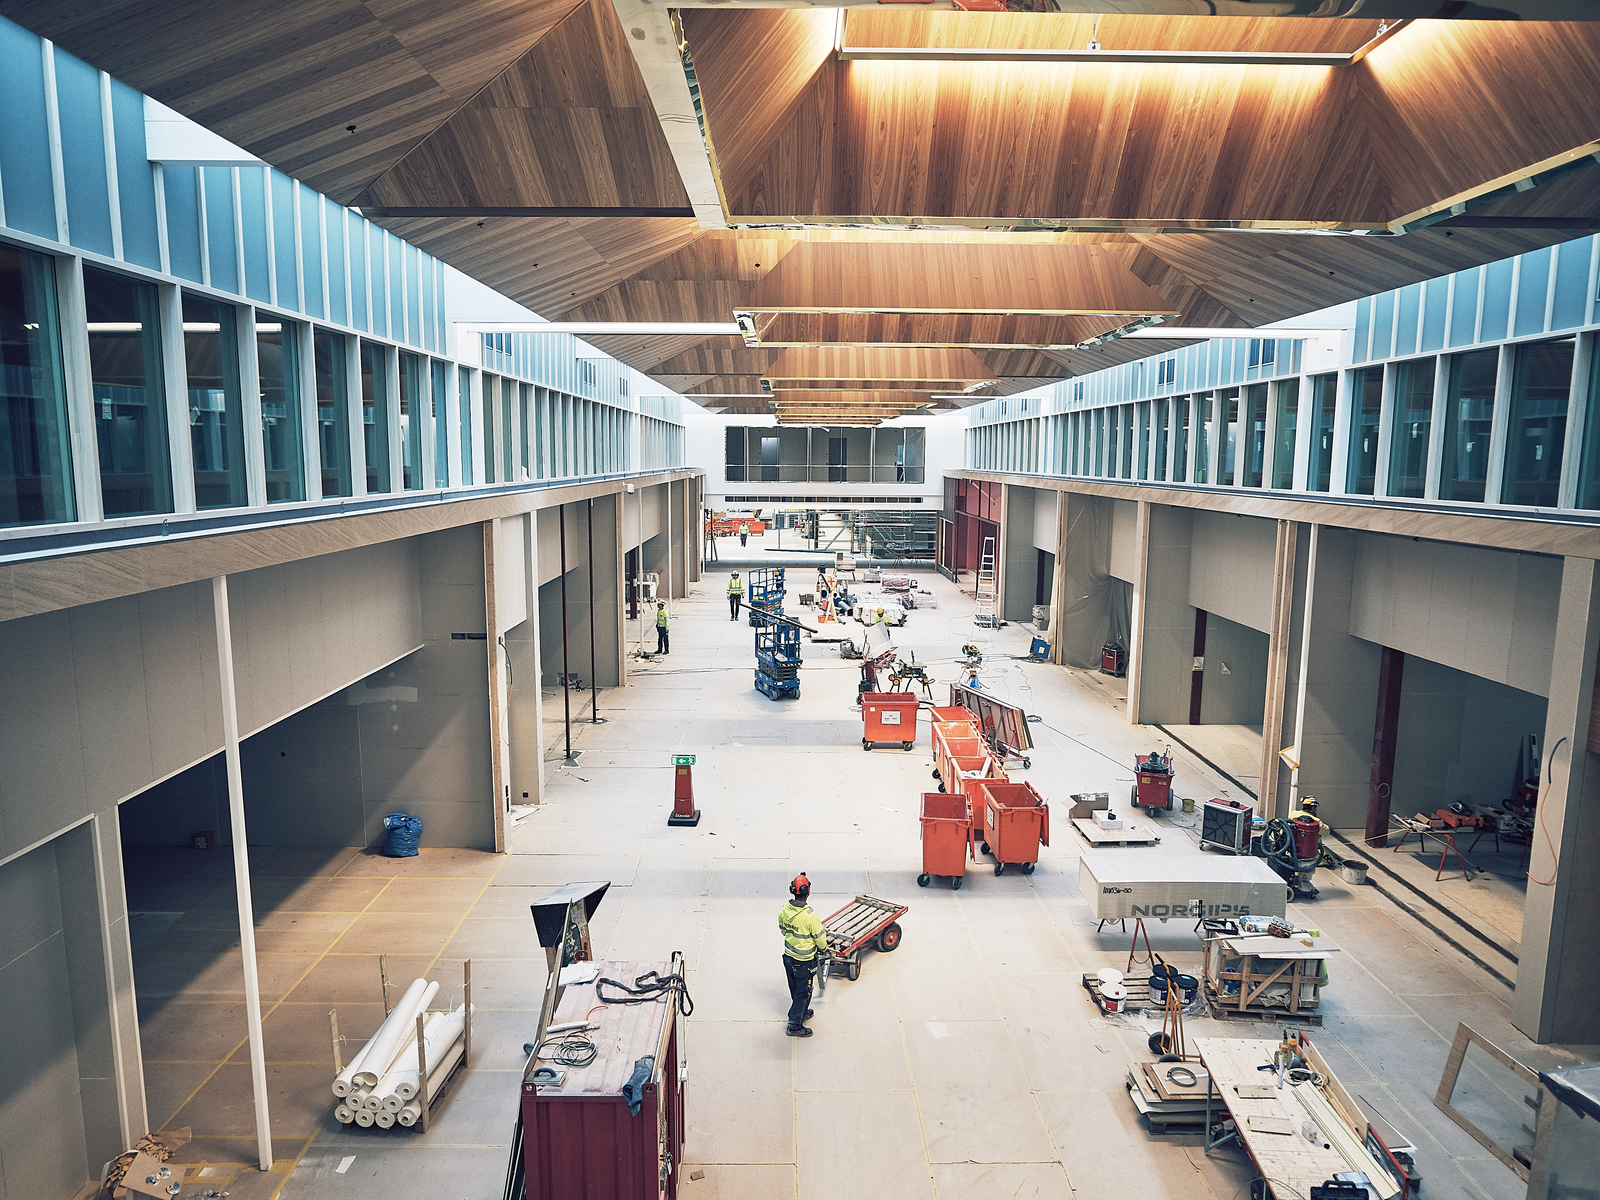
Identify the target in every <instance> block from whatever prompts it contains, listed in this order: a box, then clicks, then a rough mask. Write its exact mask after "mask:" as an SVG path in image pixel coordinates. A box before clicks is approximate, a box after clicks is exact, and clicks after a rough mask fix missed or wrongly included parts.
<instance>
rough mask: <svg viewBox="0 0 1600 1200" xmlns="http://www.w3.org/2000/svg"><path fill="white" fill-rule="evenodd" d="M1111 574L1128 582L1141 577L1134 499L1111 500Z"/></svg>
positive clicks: (1136, 506)
mask: <svg viewBox="0 0 1600 1200" xmlns="http://www.w3.org/2000/svg"><path fill="white" fill-rule="evenodd" d="M1046 548H1047V549H1048V547H1046ZM1111 574H1112V575H1113V576H1115V577H1116V578H1117V579H1121V580H1123V581H1124V582H1126V583H1134V582H1136V581H1137V580H1138V578H1139V506H1138V505H1137V504H1135V503H1134V502H1133V501H1132V500H1113V501H1112V502H1111Z"/></svg>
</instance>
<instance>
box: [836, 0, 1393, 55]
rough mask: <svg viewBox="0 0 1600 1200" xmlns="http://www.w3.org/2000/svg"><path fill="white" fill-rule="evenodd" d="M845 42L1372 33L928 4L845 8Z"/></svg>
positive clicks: (1261, 22) (1182, 42) (1200, 39)
mask: <svg viewBox="0 0 1600 1200" xmlns="http://www.w3.org/2000/svg"><path fill="white" fill-rule="evenodd" d="M847 12H848V18H847V23H846V25H845V36H844V44H845V45H847V46H894V47H900V46H940V47H971V48H976V49H1016V50H1081V49H1083V48H1084V47H1085V46H1087V45H1088V44H1089V42H1090V41H1091V40H1093V41H1098V42H1099V43H1100V45H1101V46H1102V47H1103V48H1104V49H1106V50H1107V51H1116V50H1169V51H1178V50H1181V51H1189V52H1191V53H1194V52H1207V53H1217V52H1225V51H1233V52H1267V51H1276V52H1280V53H1282V52H1288V53H1297V54H1337V53H1344V54H1348V53H1350V52H1351V51H1354V50H1357V49H1359V48H1360V47H1362V46H1363V45H1365V44H1366V43H1367V42H1368V41H1370V40H1371V39H1372V38H1373V36H1374V35H1375V34H1376V33H1377V30H1378V27H1379V26H1380V25H1381V24H1382V23H1383V22H1381V21H1379V20H1378V19H1377V18H1373V19H1372V20H1365V21H1363V20H1349V19H1344V20H1341V19H1336V18H1322V19H1319V20H1315V21H1306V20H1299V19H1287V20H1285V19H1281V18H1272V17H1229V18H1228V19H1227V20H1225V21H1218V20H1214V19H1212V18H1210V17H1148V16H1119V15H1117V14H1115V13H1105V14H1102V15H1100V16H1099V17H1096V16H1094V15H1093V14H1089V13H1084V14H1081V15H1077V14H1069V13H990V12H984V13H959V12H945V11H932V10H927V11H923V10H906V9H871V8H854V9H849V10H847Z"/></svg>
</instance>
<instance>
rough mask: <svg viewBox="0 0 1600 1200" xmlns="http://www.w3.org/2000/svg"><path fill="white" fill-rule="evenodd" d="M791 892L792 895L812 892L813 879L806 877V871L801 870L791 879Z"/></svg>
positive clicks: (803, 894)
mask: <svg viewBox="0 0 1600 1200" xmlns="http://www.w3.org/2000/svg"><path fill="white" fill-rule="evenodd" d="M789 894H790V895H791V896H796V897H800V896H809V895H810V894H811V880H809V879H807V878H806V873H805V872H804V871H801V872H800V874H798V875H796V876H795V877H794V878H793V879H791V880H790V881H789Z"/></svg>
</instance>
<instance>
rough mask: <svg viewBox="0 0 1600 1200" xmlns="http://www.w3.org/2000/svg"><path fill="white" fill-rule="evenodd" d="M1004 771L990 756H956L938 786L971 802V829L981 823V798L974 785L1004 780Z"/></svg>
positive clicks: (951, 760)
mask: <svg viewBox="0 0 1600 1200" xmlns="http://www.w3.org/2000/svg"><path fill="white" fill-rule="evenodd" d="M1005 778H1006V773H1005V771H1004V770H1003V769H1002V768H1001V766H1000V764H999V763H997V762H996V761H995V760H994V759H993V758H992V757H990V755H988V754H987V753H985V754H975V755H973V756H972V757H971V758H963V757H961V756H960V755H956V756H955V757H952V758H951V759H950V773H949V775H947V776H946V777H945V779H944V780H943V781H942V782H941V783H940V784H939V786H940V787H941V788H943V789H944V790H945V791H947V792H951V793H953V794H958V795H962V796H965V797H966V798H967V799H968V800H970V801H971V802H972V819H973V828H974V829H976V828H977V826H978V824H979V823H981V822H982V820H983V816H982V806H983V797H982V796H981V795H979V794H978V791H977V787H976V785H977V784H978V783H981V782H986V781H989V780H996V779H998V780H1004V779H1005Z"/></svg>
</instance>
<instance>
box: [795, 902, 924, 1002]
mask: <svg viewBox="0 0 1600 1200" xmlns="http://www.w3.org/2000/svg"><path fill="white" fill-rule="evenodd" d="M908 911H909V909H908V908H907V906H906V905H904V904H896V903H895V902H894V901H893V900H879V899H878V898H877V897H876V896H857V897H856V898H855V899H854V900H852V901H850V903H849V904H846V905H845V906H844V907H843V908H841V909H840V910H839V911H838V912H836V913H834V914H833V915H832V916H831V917H829V918H827V919H826V920H825V921H823V922H822V931H823V933H825V934H826V935H827V938H828V949H827V952H826V954H825V955H824V958H823V968H824V969H823V971H822V972H821V973H820V974H819V975H818V976H817V986H818V987H821V988H825V987H826V986H827V981H828V976H829V975H830V974H832V972H833V971H834V970H839V971H840V972H841V973H842V974H843V975H844V977H845V978H846V979H848V980H850V981H851V982H852V983H853V982H855V981H856V980H857V979H859V978H861V956H862V954H864V953H865V952H866V951H867V950H869V949H870V950H879V951H882V952H883V953H885V954H887V953H889V952H890V951H891V950H894V949H895V948H896V947H897V946H899V945H900V918H901V917H903V916H905V915H906V913H907V912H908Z"/></svg>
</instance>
